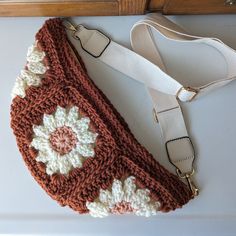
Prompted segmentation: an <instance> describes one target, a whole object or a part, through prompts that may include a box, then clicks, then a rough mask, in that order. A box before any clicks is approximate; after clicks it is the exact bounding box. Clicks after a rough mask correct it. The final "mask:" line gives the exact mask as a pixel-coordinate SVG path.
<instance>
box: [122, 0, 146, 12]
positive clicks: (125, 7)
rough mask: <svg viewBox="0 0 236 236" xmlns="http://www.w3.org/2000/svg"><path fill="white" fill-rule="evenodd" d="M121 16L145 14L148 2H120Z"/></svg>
mask: <svg viewBox="0 0 236 236" xmlns="http://www.w3.org/2000/svg"><path fill="white" fill-rule="evenodd" d="M118 2H119V15H137V14H144V13H145V11H146V7H147V2H148V1H147V0H135V1H134V0H118Z"/></svg>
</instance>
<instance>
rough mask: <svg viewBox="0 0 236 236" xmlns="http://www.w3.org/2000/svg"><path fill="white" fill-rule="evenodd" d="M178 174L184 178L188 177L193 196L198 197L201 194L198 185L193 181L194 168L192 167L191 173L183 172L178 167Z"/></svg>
mask: <svg viewBox="0 0 236 236" xmlns="http://www.w3.org/2000/svg"><path fill="white" fill-rule="evenodd" d="M176 172H177V175H178V176H179V177H180V178H182V179H186V180H187V182H188V186H189V188H190V190H191V192H192V194H193V197H196V196H197V195H198V194H199V189H198V188H197V187H196V185H195V184H194V183H193V181H192V179H191V176H192V175H193V174H194V169H192V171H191V172H189V173H181V171H180V170H179V169H176Z"/></svg>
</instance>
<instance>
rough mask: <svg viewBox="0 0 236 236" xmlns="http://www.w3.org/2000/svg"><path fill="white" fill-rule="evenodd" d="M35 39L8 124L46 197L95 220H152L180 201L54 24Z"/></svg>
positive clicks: (183, 192)
mask: <svg viewBox="0 0 236 236" xmlns="http://www.w3.org/2000/svg"><path fill="white" fill-rule="evenodd" d="M35 40H36V43H35V44H34V45H33V46H32V47H30V49H29V51H28V53H27V56H26V60H27V63H26V66H25V68H24V69H23V70H22V71H21V73H20V76H19V77H18V78H17V80H16V83H15V86H14V88H13V91H12V97H13V100H12V105H11V127H12V129H13V132H14V134H15V136H16V141H17V145H18V147H19V150H20V153H21V154H22V157H23V160H24V162H25V164H26V166H27V167H28V169H29V171H30V172H31V174H32V176H33V177H34V179H35V180H36V181H37V182H38V184H39V185H40V186H41V187H42V188H43V189H44V190H45V191H46V192H47V194H48V195H50V196H51V197H52V198H53V199H55V200H56V201H57V202H58V203H59V204H60V205H61V206H69V207H70V208H72V209H73V210H75V211H77V212H79V213H90V214H91V215H92V216H96V217H105V216H107V215H109V214H123V213H131V214H136V215H141V216H152V215H156V214H157V212H158V211H163V212H167V211H170V210H174V209H176V208H180V207H182V206H183V205H184V204H186V203H187V202H188V201H189V200H190V199H191V198H192V196H191V192H190V191H189V189H188V187H187V186H186V185H185V184H184V183H183V182H182V181H180V180H179V179H178V177H177V176H176V175H174V174H172V173H170V172H169V171H167V170H166V169H165V168H164V167H163V166H161V165H160V164H159V163H158V162H157V161H156V160H155V159H154V157H153V156H152V155H151V154H150V153H149V152H148V151H147V150H146V149H145V148H144V147H143V146H142V145H141V144H140V143H139V142H138V141H137V140H136V139H135V137H134V136H133V134H132V133H131V131H130V129H129V127H128V125H127V123H126V122H125V121H124V119H123V118H122V117H121V115H120V114H119V113H118V112H117V110H116V109H115V108H114V107H113V105H112V104H111V103H110V101H109V100H108V99H107V98H106V96H105V95H104V94H103V92H102V91H101V90H100V89H99V88H98V87H97V86H96V85H95V84H94V82H93V81H92V80H91V79H90V78H89V76H88V74H87V71H86V68H85V65H84V63H83V61H82V60H81V58H80V56H79V55H78V52H77V51H76V50H75V48H74V47H73V45H72V44H71V43H70V42H69V39H68V38H67V35H66V32H65V29H64V26H63V24H62V20H61V19H58V18H53V19H49V20H47V21H46V22H45V23H44V25H43V26H42V28H41V29H40V30H39V31H38V33H37V34H36V37H35ZM75 55H76V58H75Z"/></svg>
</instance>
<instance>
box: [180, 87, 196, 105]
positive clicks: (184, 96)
mask: <svg viewBox="0 0 236 236" xmlns="http://www.w3.org/2000/svg"><path fill="white" fill-rule="evenodd" d="M198 93H199V89H196V88H192V87H181V88H180V89H179V90H178V92H177V93H176V98H177V99H179V100H180V101H182V102H191V101H192V100H193V99H194V98H195V97H196V96H197V94H198Z"/></svg>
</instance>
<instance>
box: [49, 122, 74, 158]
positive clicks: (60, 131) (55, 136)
mask: <svg viewBox="0 0 236 236" xmlns="http://www.w3.org/2000/svg"><path fill="white" fill-rule="evenodd" d="M49 141H50V144H51V147H52V149H53V150H55V151H56V152H58V153H59V154H60V155H65V154H67V153H69V152H70V151H71V150H72V149H73V148H75V146H76V143H77V141H78V140H77V137H76V134H75V133H74V132H73V130H72V129H71V128H70V127H68V126H62V127H59V128H57V129H56V130H55V131H54V132H53V133H51V135H50V138H49Z"/></svg>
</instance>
